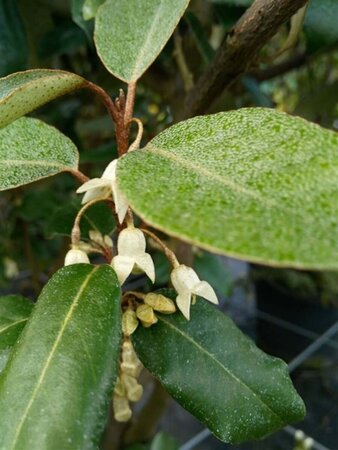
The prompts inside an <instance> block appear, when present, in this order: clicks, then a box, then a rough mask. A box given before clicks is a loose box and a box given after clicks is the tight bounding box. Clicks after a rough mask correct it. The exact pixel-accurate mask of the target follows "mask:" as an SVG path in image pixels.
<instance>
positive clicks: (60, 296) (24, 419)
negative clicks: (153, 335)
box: [0, 264, 121, 450]
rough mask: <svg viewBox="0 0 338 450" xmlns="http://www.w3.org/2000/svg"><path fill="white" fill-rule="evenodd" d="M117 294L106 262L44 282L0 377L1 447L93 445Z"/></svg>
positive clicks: (108, 378)
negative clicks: (45, 283) (104, 264)
mask: <svg viewBox="0 0 338 450" xmlns="http://www.w3.org/2000/svg"><path fill="white" fill-rule="evenodd" d="M119 297H120V288H119V285H118V282H117V278H116V276H115V273H114V271H113V270H112V268H111V267H110V266H108V265H106V266H99V267H94V266H91V265H89V264H76V265H71V266H67V267H64V268H62V269H61V270H59V271H58V272H57V273H56V274H55V275H54V276H53V277H52V278H51V280H50V281H49V282H48V284H47V285H46V286H45V287H44V289H43V291H42V293H41V295H40V297H39V299H38V302H37V304H36V306H35V307H34V310H33V313H32V315H31V317H30V319H29V321H28V323H27V325H26V327H25V329H24V331H23V333H22V334H21V337H20V339H19V341H18V342H17V344H16V345H15V347H14V349H13V353H12V355H11V357H10V360H9V361H8V364H7V366H6V368H5V370H4V372H3V374H2V377H1V378H0V408H1V411H2V413H1V415H0V429H1V433H0V448H3V449H5V448H6V449H8V450H9V449H13V450H14V449H16V450H18V449H20V450H26V449H27V450H31V449H33V448H34V449H39V450H55V449H62V450H74V449H81V450H88V449H96V448H97V445H98V444H97V441H98V439H99V435H100V433H101V432H102V430H103V426H104V424H105V421H106V419H107V414H108V405H109V401H110V396H111V391H112V386H113V383H114V380H115V378H116V373H117V368H118V358H119V342H120V328H121V324H120V300H119Z"/></svg>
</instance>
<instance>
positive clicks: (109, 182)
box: [76, 159, 128, 223]
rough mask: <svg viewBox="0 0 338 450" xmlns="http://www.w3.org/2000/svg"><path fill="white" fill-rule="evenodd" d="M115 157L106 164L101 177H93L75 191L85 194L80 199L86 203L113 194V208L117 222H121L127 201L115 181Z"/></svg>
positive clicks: (125, 211) (126, 207)
mask: <svg viewBox="0 0 338 450" xmlns="http://www.w3.org/2000/svg"><path fill="white" fill-rule="evenodd" d="M117 161H118V160H117V159H114V161H112V162H111V163H109V164H108V166H107V167H106V169H105V171H104V172H103V174H102V176H101V178H93V179H91V180H89V181H87V182H86V183H84V184H83V185H82V186H80V187H79V189H78V190H77V191H76V192H77V193H78V194H83V193H84V192H85V195H84V196H83V199H82V204H84V203H88V202H89V201H91V200H94V199H96V198H105V197H107V198H109V197H110V196H111V195H112V196H113V199H114V203H115V210H116V214H117V216H118V219H119V222H120V223H122V222H123V220H124V218H125V215H126V213H127V210H128V202H127V199H126V197H125V196H124V194H123V193H122V192H121V191H120V189H119V188H118V186H117V181H116V165H117Z"/></svg>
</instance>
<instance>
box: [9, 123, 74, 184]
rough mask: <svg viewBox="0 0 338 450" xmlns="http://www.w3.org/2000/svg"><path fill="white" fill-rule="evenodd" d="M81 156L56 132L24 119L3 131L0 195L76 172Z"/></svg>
mask: <svg viewBox="0 0 338 450" xmlns="http://www.w3.org/2000/svg"><path fill="white" fill-rule="evenodd" d="M78 160H79V155H78V152H77V149H76V147H75V145H74V144H73V143H72V141H71V140H70V139H69V138H67V137H66V136H64V135H63V134H62V133H61V132H60V131H58V130H57V129H56V128H54V127H52V126H50V125H47V124H45V123H44V122H41V120H38V119H32V118H30V117H21V118H20V119H18V120H16V121H15V122H13V123H11V124H10V125H8V126H7V127H5V128H2V129H0V191H4V190H6V189H11V188H14V187H17V186H21V185H23V184H27V183H31V182H33V181H36V180H39V179H41V178H46V177H50V176H52V175H55V174H57V173H60V172H65V171H71V170H76V169H77V167H78Z"/></svg>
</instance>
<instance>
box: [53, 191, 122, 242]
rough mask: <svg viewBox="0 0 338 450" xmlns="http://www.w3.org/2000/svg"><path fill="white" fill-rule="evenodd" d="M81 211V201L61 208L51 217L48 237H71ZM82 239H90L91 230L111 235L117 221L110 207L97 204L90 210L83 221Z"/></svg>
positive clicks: (83, 217)
mask: <svg viewBox="0 0 338 450" xmlns="http://www.w3.org/2000/svg"><path fill="white" fill-rule="evenodd" d="M80 209H81V199H78V201H74V202H69V203H67V204H65V205H62V206H60V207H59V208H58V209H57V210H56V211H55V212H54V214H52V216H51V217H50V220H49V221H48V224H47V229H46V235H49V236H54V235H63V236H70V235H71V232H72V228H73V225H74V220H75V217H76V215H77V214H78V212H79V211H80ZM80 225H81V237H82V238H86V237H88V233H89V231H90V230H96V231H100V233H102V234H110V233H111V232H112V231H113V230H114V228H115V225H116V224H115V220H114V217H113V214H112V211H111V208H109V206H108V205H106V204H105V203H97V204H95V205H93V206H91V207H90V208H88V209H87V210H86V211H85V212H84V214H83V215H82V219H81V224H80Z"/></svg>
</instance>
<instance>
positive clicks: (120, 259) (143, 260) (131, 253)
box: [111, 227, 155, 284]
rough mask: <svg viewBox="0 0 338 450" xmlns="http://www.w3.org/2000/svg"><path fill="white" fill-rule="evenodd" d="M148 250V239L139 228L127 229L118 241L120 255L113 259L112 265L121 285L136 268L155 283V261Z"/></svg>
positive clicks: (122, 232)
mask: <svg viewBox="0 0 338 450" xmlns="http://www.w3.org/2000/svg"><path fill="white" fill-rule="evenodd" d="M145 250H146V238H145V237H144V234H143V233H142V231H141V230H139V229H137V228H132V227H129V228H125V229H124V230H122V231H121V233H120V234H119V237H118V239H117V251H118V254H117V255H116V256H114V258H113V259H112V262H111V265H112V267H113V269H114V270H115V272H116V274H117V277H118V279H119V282H120V284H123V283H124V282H125V281H126V279H127V278H128V276H129V275H130V274H131V272H132V270H133V269H134V267H137V268H138V269H141V270H142V271H143V272H145V273H146V275H147V276H148V277H149V278H150V280H151V281H152V282H153V283H154V281H155V267H154V263H153V260H152V259H151V256H150V255H149V253H146V252H145Z"/></svg>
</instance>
